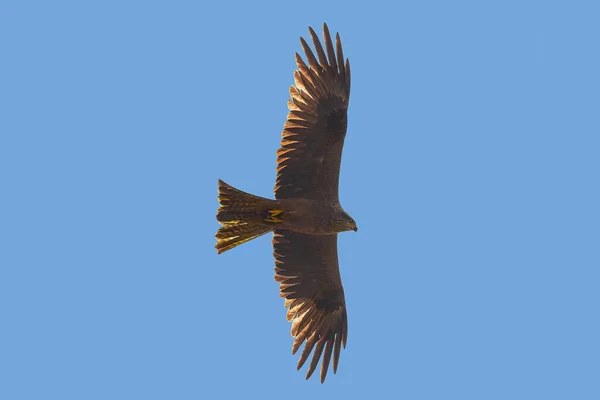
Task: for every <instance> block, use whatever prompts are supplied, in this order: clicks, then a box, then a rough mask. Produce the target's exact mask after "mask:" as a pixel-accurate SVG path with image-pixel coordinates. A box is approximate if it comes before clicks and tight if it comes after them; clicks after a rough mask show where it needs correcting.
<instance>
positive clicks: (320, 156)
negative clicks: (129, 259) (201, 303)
mask: <svg viewBox="0 0 600 400" xmlns="http://www.w3.org/2000/svg"><path fill="white" fill-rule="evenodd" d="M309 33H310V36H311V39H312V42H313V44H314V48H315V52H316V56H315V54H314V53H313V51H312V50H311V48H310V47H309V45H308V43H307V42H306V41H305V40H304V39H302V38H301V39H300V43H301V45H302V49H303V51H304V54H305V55H306V60H307V62H308V64H307V63H305V62H304V61H303V60H302V58H301V57H300V55H299V54H298V53H296V64H297V66H298V69H297V70H296V71H294V82H295V86H291V87H290V97H291V99H290V100H288V108H289V113H288V115H287V120H286V122H285V124H284V129H283V133H282V135H281V147H280V148H279V150H278V151H277V180H276V183H275V200H271V199H267V198H264V197H259V196H254V195H251V194H249V193H245V192H243V191H241V190H238V189H236V188H234V187H232V186H230V185H228V184H226V183H225V182H223V181H221V180H219V209H218V211H217V220H218V221H219V222H220V223H221V224H222V226H221V227H220V228H219V230H218V232H217V234H216V235H215V236H216V238H217V244H216V246H215V247H216V248H217V251H218V253H219V254H220V253H222V252H224V251H227V250H230V249H232V248H233V247H236V246H239V245H240V244H242V243H245V242H247V241H249V240H252V239H254V238H256V237H258V236H261V235H264V234H265V233H268V232H271V231H273V233H274V235H273V255H274V257H275V280H276V281H277V282H279V284H280V295H281V297H284V298H285V302H284V305H285V306H286V307H287V308H288V311H287V320H288V321H291V322H292V329H291V334H292V336H293V337H294V344H293V346H292V353H293V354H295V353H296V352H297V351H298V349H299V348H300V346H301V345H302V344H304V348H303V350H302V353H301V355H300V360H299V361H298V369H300V368H301V367H302V365H304V363H305V362H306V361H307V360H308V358H309V357H310V354H311V353H312V354H313V355H312V359H311V362H310V364H309V367H308V372H307V374H306V378H307V379H308V378H309V377H310V376H311V375H312V373H313V372H314V371H315V368H316V367H317V364H318V363H319V360H320V359H321V356H322V357H323V358H322V364H321V373H320V375H321V382H324V381H325V377H326V376H327V370H328V369H329V364H330V362H331V359H332V356H333V372H334V373H335V372H336V371H337V367H338V362H339V357H340V350H341V347H342V346H343V347H346V339H347V336H348V333H347V332H348V318H347V314H346V302H345V300H344V288H343V287H342V281H341V277H340V271H339V265H338V256H337V234H338V233H340V232H345V231H349V230H354V231H357V230H358V228H357V226H356V222H355V221H354V220H353V219H352V217H350V215H348V213H346V212H345V211H344V209H343V208H342V206H341V205H340V202H339V198H338V183H339V176H340V163H341V160H342V148H343V146H344V138H345V136H346V127H347V111H348V101H349V98H350V64H349V62H348V59H346V60H344V54H343V52H342V42H341V40H340V36H339V34H336V38H335V47H334V43H333V42H332V40H331V35H330V34H329V29H328V28H327V25H326V24H323V39H324V44H325V47H324V48H323V46H322V45H321V42H320V41H319V37H318V36H317V34H316V33H315V31H314V30H313V29H312V28H310V27H309Z"/></svg>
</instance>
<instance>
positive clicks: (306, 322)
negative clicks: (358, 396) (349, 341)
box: [273, 230, 348, 382]
mask: <svg viewBox="0 0 600 400" xmlns="http://www.w3.org/2000/svg"><path fill="white" fill-rule="evenodd" d="M273 254H274V256H275V280H276V281H277V282H279V283H280V294H281V297H285V299H286V300H285V303H284V304H285V306H286V307H288V312H287V320H288V321H292V330H291V334H292V336H293V337H294V338H295V339H294V344H293V347H292V354H296V351H298V348H299V347H300V346H301V345H302V343H305V345H304V349H303V350H302V354H301V356H300V360H299V361H298V369H300V368H301V367H302V365H304V363H305V362H306V360H307V359H308V357H309V356H310V353H311V352H312V350H313V348H314V354H313V357H312V360H311V363H310V366H309V367H308V372H307V374H306V379H308V378H310V376H311V375H312V373H313V372H314V370H315V368H316V366H317V364H318V363H319V359H320V358H321V355H323V362H322V364H321V382H323V381H325V377H326V376H327V370H328V368H329V362H330V360H331V356H332V354H333V373H335V372H336V371H337V366H338V361H339V358H340V349H341V346H342V345H343V346H344V348H345V347H346V338H347V332H348V318H347V314H346V302H345V300H344V288H343V287H342V280H341V277H340V271H339V266H338V255H337V235H319V236H316V235H304V234H301V233H296V232H290V231H284V230H275V234H274V236H273ZM315 346H316V347H315Z"/></svg>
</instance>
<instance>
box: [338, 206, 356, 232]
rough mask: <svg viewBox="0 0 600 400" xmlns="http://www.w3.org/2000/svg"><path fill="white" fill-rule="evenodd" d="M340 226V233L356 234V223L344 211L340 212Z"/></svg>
mask: <svg viewBox="0 0 600 400" xmlns="http://www.w3.org/2000/svg"><path fill="white" fill-rule="evenodd" d="M340 225H341V228H342V230H341V231H340V232H344V231H354V232H358V226H357V225H356V221H355V220H354V218H352V217H351V216H350V215H349V214H348V213H347V212H346V211H342V213H341V221H340Z"/></svg>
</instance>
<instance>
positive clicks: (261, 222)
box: [215, 179, 275, 254]
mask: <svg viewBox="0 0 600 400" xmlns="http://www.w3.org/2000/svg"><path fill="white" fill-rule="evenodd" d="M274 204H275V201H273V200H269V199H265V198H264V197H259V196H254V195H252V194H249V193H246V192H242V191H241V190H238V189H236V188H234V187H233V186H230V185H228V184H226V183H225V182H223V181H222V180H220V179H219V209H218V210H217V221H219V222H220V223H221V224H222V225H223V226H221V227H220V228H219V230H218V231H217V234H216V235H215V237H216V238H217V244H216V245H215V247H216V249H217V252H218V253H219V254H221V253H223V252H224V251H227V250H230V249H233V248H234V247H236V246H239V245H240V244H243V243H246V242H248V241H250V240H252V239H254V238H257V237H259V236H262V235H264V234H265V233H268V232H270V231H272V230H273V226H272V225H269V224H268V223H266V222H265V217H266V216H268V215H269V210H270V209H272V208H273V207H274Z"/></svg>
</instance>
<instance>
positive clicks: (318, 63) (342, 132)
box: [275, 24, 350, 201]
mask: <svg viewBox="0 0 600 400" xmlns="http://www.w3.org/2000/svg"><path fill="white" fill-rule="evenodd" d="M309 31H310V36H311V37H312V40H313V43H314V46H315V50H316V52H317V57H318V60H317V58H316V57H315V55H314V54H313V52H312V50H311V49H310V47H309V46H308V44H307V43H306V41H305V40H304V39H302V38H300V42H301V44H302V49H303V50H304V53H305V54H306V58H307V60H308V66H307V65H306V64H305V63H304V61H303V60H302V58H301V57H300V55H299V54H298V53H296V64H297V65H298V69H297V70H296V71H294V81H295V83H296V86H292V87H290V96H291V100H288V108H289V113H288V116H287V121H286V122H285V125H284V129H283V133H282V138H281V147H280V148H279V150H278V151H277V182H276V183H275V197H276V198H278V199H284V198H289V197H305V198H310V199H315V200H331V201H337V199H338V182H339V176H340V162H341V160H342V148H343V147H344V137H345V136H346V126H347V110H348V101H349V98H350V64H349V62H348V59H346V60H345V64H344V53H343V52H342V42H341V40H340V36H339V34H336V40H335V47H336V50H335V51H334V48H333V43H332V42H331V36H330V35H329V29H328V28H327V25H326V24H324V25H323V37H324V41H325V50H324V49H323V46H321V42H320V41H319V38H318V37H317V34H316V33H315V31H314V30H313V29H312V28H309ZM325 52H327V55H325Z"/></svg>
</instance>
